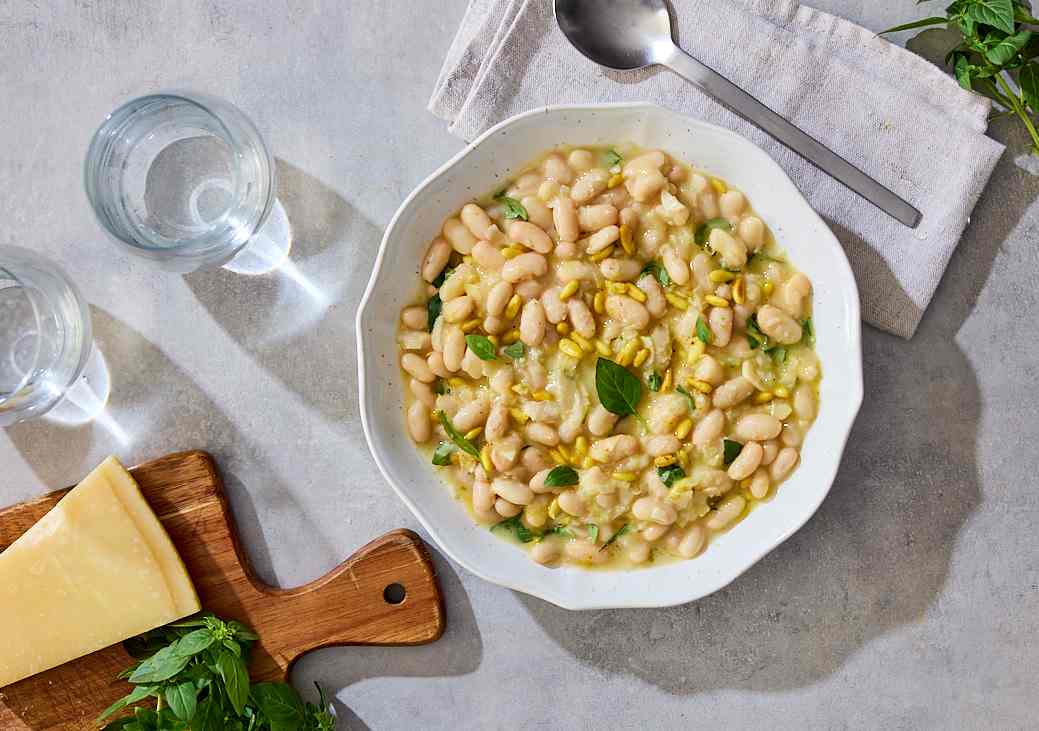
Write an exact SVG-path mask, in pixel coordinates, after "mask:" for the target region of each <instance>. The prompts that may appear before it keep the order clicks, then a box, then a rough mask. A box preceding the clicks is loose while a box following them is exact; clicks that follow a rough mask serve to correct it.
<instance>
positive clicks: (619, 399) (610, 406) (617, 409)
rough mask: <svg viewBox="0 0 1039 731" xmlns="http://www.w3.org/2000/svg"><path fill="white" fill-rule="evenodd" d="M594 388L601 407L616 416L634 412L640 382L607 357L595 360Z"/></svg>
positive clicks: (640, 386) (640, 388)
mask: <svg viewBox="0 0 1039 731" xmlns="http://www.w3.org/2000/svg"><path fill="white" fill-rule="evenodd" d="M595 390H596V393H597V394H598V395H599V403H601V404H602V405H603V408H604V409H606V410H607V411H609V412H610V413H612V414H617V415H618V416H627V415H629V414H636V413H637V411H638V406H639V400H640V399H641V398H642V384H641V383H640V382H639V379H637V378H636V377H635V376H633V375H632V374H631V373H630V372H629V371H628V369H627V368H625V367H623V366H621V365H618V364H617V363H614V362H613V361H612V360H609V359H607V358H599V359H598V360H597V361H595Z"/></svg>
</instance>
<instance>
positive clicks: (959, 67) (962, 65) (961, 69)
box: [953, 54, 974, 91]
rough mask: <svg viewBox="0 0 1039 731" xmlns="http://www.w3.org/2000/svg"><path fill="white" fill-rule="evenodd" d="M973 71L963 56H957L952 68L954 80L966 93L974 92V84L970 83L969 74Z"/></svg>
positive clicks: (972, 67)
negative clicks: (954, 75)
mask: <svg viewBox="0 0 1039 731" xmlns="http://www.w3.org/2000/svg"><path fill="white" fill-rule="evenodd" d="M973 71H974V66H973V65H971V62H970V61H969V60H968V59H967V57H966V56H965V55H962V54H958V55H957V56H956V64H955V65H954V66H953V72H954V73H955V74H956V80H957V81H958V82H960V86H962V87H963V88H964V89H966V90H967V91H973V90H974V84H973V82H972V81H971V78H970V76H971V73H972V72H973Z"/></svg>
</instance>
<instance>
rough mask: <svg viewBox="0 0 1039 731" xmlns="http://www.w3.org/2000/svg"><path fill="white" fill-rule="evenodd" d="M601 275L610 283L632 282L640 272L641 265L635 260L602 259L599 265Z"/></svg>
mask: <svg viewBox="0 0 1039 731" xmlns="http://www.w3.org/2000/svg"><path fill="white" fill-rule="evenodd" d="M599 269H600V270H601V271H602V275H603V276H604V277H606V278H607V279H609V280H610V281H611V282H633V281H635V280H636V279H638V276H639V274H640V273H641V272H642V264H641V263H640V262H639V261H638V260H637V259H613V258H610V259H604V260H603V261H602V262H601V263H600V264H599Z"/></svg>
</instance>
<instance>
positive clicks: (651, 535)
mask: <svg viewBox="0 0 1039 731" xmlns="http://www.w3.org/2000/svg"><path fill="white" fill-rule="evenodd" d="M669 530H671V526H667V525H661V524H660V523H650V524H649V525H648V526H646V527H645V528H643V529H642V530H640V531H639V535H641V536H642V539H643V540H644V541H647V542H649V543H653V542H655V541H657V540H659V539H661V538H663V537H664V534H665V533H667V532H668V531H669Z"/></svg>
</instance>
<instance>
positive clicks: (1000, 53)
mask: <svg viewBox="0 0 1039 731" xmlns="http://www.w3.org/2000/svg"><path fill="white" fill-rule="evenodd" d="M1037 24H1039V19H1036V18H1035V17H1033V15H1032V13H1031V10H1030V8H1029V6H1028V3H1025V2H1021V0H955V2H953V3H952V4H951V5H949V6H948V7H947V8H945V15H933V16H931V17H929V18H924V19H922V20H915V21H913V22H911V23H904V24H902V25H898V26H895V27H894V28H889V29H888V30H885V31H883V33H894V32H896V31H903V30H912V29H916V28H927V27H930V26H937V25H944V26H947V27H948V29H949V30H951V31H954V32H956V33H958V34H959V36H960V42H959V43H958V44H957V45H956V46H955V47H954V48H953V49H952V50H951V51H949V53H948V54H946V56H945V63H946V65H947V66H949V67H950V68H951V69H952V71H953V73H954V74H955V76H956V80H957V81H958V82H959V84H960V86H962V87H963V88H964V89H967V90H968V91H973V92H975V93H977V94H982V95H984V96H987V97H988V98H990V99H992V100H993V101H994V102H996V104H997V105H998V108H999V109H1000V114H1006V115H1013V116H1016V117H1017V118H1018V119H1019V120H1020V122H1021V124H1022V125H1023V126H1024V128H1025V130H1026V131H1027V132H1028V136H1029V137H1030V138H1031V143H1032V152H1033V154H1037V155H1039V131H1037V130H1036V125H1035V123H1034V122H1033V120H1032V116H1033V115H1036V114H1039V45H1037V38H1039V34H1037V33H1036V28H1035V26H1036V25H1037ZM1015 77H1016V79H1017V83H1016V85H1015V83H1014V79H1015Z"/></svg>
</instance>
